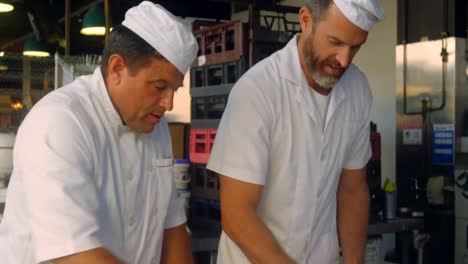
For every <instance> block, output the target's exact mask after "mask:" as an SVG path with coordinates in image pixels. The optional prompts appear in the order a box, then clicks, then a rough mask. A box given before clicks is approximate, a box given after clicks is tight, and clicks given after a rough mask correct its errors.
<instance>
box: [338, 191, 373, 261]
mask: <svg viewBox="0 0 468 264" xmlns="http://www.w3.org/2000/svg"><path fill="white" fill-rule="evenodd" d="M337 213H338V231H339V237H340V244H341V249H342V252H343V258H344V263H345V264H354V263H356V264H361V263H363V259H364V253H365V245H366V241H367V225H368V217H369V216H368V215H369V191H368V188H367V185H362V186H360V187H359V188H358V189H354V190H349V189H348V190H346V189H345V188H339V191H338V212H337Z"/></svg>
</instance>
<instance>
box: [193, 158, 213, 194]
mask: <svg viewBox="0 0 468 264" xmlns="http://www.w3.org/2000/svg"><path fill="white" fill-rule="evenodd" d="M191 170H192V173H191V176H192V181H191V188H192V197H193V198H201V199H208V200H215V201H219V177H218V175H217V174H216V173H214V172H212V171H210V170H208V169H206V164H194V163H193V164H192V166H191Z"/></svg>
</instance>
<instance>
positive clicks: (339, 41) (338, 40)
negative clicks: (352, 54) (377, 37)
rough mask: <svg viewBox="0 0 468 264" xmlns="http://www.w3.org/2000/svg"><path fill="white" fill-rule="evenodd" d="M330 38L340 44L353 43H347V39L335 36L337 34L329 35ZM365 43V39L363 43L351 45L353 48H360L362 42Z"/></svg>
mask: <svg viewBox="0 0 468 264" xmlns="http://www.w3.org/2000/svg"><path fill="white" fill-rule="evenodd" d="M328 38H329V39H331V40H333V41H336V42H338V43H340V44H346V45H351V44H349V43H346V42H345V41H343V40H341V39H339V38H337V37H335V36H331V35H328ZM364 43H365V41H364V42H363V43H361V44H356V45H351V47H352V48H359V47H361V46H362V44H364Z"/></svg>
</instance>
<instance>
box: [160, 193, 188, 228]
mask: <svg viewBox="0 0 468 264" xmlns="http://www.w3.org/2000/svg"><path fill="white" fill-rule="evenodd" d="M184 202H185V199H184V198H180V197H179V196H178V195H177V191H176V190H175V189H174V188H173V190H172V192H171V199H170V201H169V207H168V209H167V214H166V219H165V222H164V228H165V229H168V228H171V227H176V226H179V225H181V224H183V223H185V222H187V217H186V215H185V208H184Z"/></svg>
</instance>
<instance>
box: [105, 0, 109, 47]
mask: <svg viewBox="0 0 468 264" xmlns="http://www.w3.org/2000/svg"><path fill="white" fill-rule="evenodd" d="M104 15H105V19H106V32H105V34H104V35H105V42H104V45H105V46H107V42H108V40H109V29H110V1H109V0H104Z"/></svg>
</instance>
